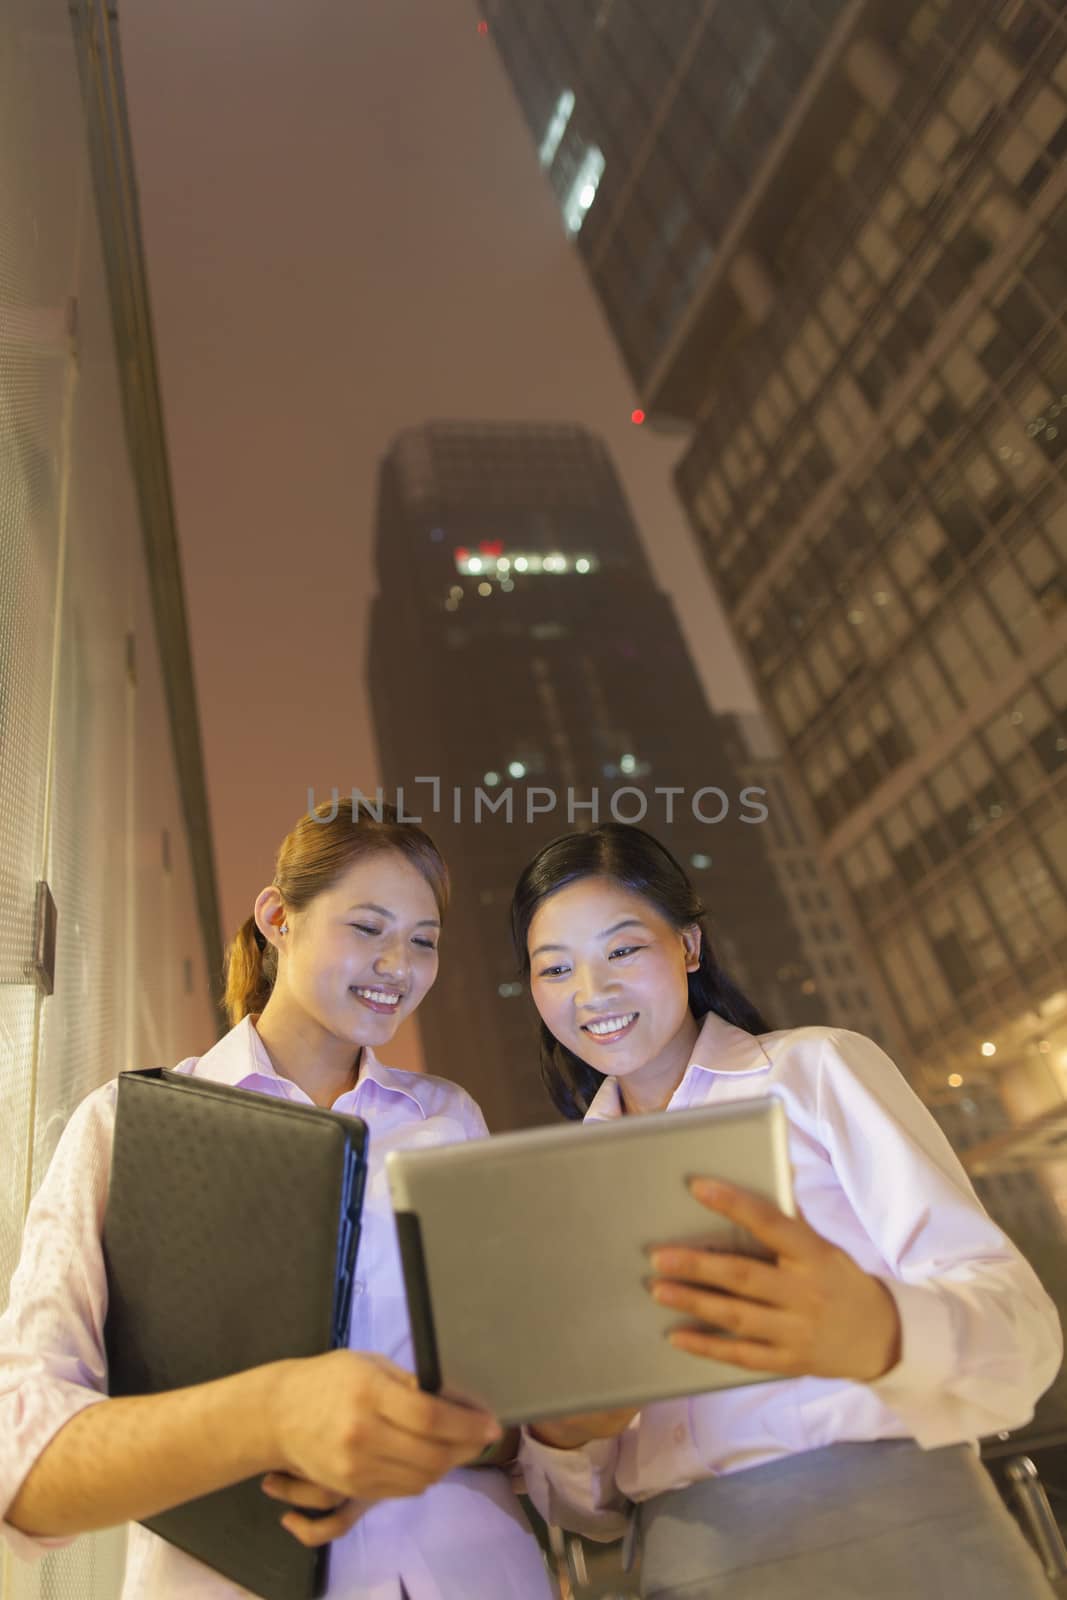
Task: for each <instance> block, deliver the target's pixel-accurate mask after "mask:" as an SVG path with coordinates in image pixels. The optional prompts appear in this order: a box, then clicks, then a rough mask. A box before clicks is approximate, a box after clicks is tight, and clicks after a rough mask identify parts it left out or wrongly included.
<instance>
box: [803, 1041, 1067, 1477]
mask: <svg viewBox="0 0 1067 1600" xmlns="http://www.w3.org/2000/svg"><path fill="white" fill-rule="evenodd" d="M818 1097H819V1098H818V1112H819V1123H820V1130H821V1133H822V1136H823V1138H824V1140H825V1141H826V1143H827V1148H828V1152H829V1155H830V1158H831V1160H832V1162H833V1167H834V1171H835V1173H836V1175H837V1178H838V1180H839V1182H840V1184H841V1186H842V1188H843V1190H844V1192H845V1195H846V1196H847V1198H848V1201H849V1203H850V1205H851V1206H852V1208H853V1210H854V1212H855V1213H856V1216H857V1217H858V1219H859V1221H860V1222H861V1223H862V1225H863V1227H864V1228H865V1230H866V1231H867V1233H868V1235H869V1236H870V1238H871V1240H872V1242H873V1243H874V1245H875V1247H876V1249H877V1250H878V1251H879V1253H880V1254H881V1256H882V1259H883V1260H884V1261H885V1263H886V1268H887V1270H886V1272H885V1273H884V1274H882V1273H879V1274H878V1276H880V1277H881V1278H882V1281H883V1282H884V1283H885V1284H886V1287H887V1288H888V1289H889V1291H890V1293H891V1294H892V1296H893V1298H894V1300H895V1301H896V1305H897V1309H898V1311H899V1313H900V1323H901V1334H902V1338H901V1359H900V1361H899V1362H898V1363H897V1365H896V1366H895V1367H893V1368H892V1369H891V1371H889V1372H888V1373H886V1374H885V1376H884V1377H882V1378H879V1379H876V1380H875V1381H874V1382H873V1383H871V1384H870V1385H869V1387H870V1389H871V1390H872V1392H873V1393H874V1394H876V1395H877V1396H878V1398H879V1399H880V1400H881V1401H882V1402H883V1403H884V1404H885V1405H887V1406H888V1407H889V1408H890V1409H891V1410H892V1411H894V1412H895V1413H896V1415H897V1416H898V1417H899V1418H900V1420H901V1422H902V1423H903V1424H904V1425H905V1427H906V1428H907V1429H908V1431H909V1432H910V1433H911V1434H912V1435H913V1436H914V1438H915V1439H916V1440H917V1441H918V1443H919V1444H920V1445H922V1446H923V1447H924V1448H925V1449H936V1448H937V1447H938V1446H940V1445H945V1444H954V1443H958V1442H961V1441H963V1440H967V1439H976V1438H981V1437H983V1436H985V1435H987V1434H991V1433H995V1432H998V1431H1000V1430H1008V1429H1013V1428H1018V1427H1020V1426H1022V1424H1024V1423H1025V1422H1028V1421H1029V1420H1030V1418H1031V1417H1032V1416H1033V1412H1034V1404H1035V1402H1036V1401H1037V1399H1038V1397H1039V1396H1040V1395H1042V1394H1043V1393H1044V1391H1045V1390H1046V1389H1047V1388H1048V1386H1049V1385H1050V1383H1051V1382H1052V1380H1053V1379H1054V1377H1055V1376H1056V1373H1057V1371H1058V1369H1059V1365H1060V1361H1061V1359H1062V1355H1063V1336H1062V1332H1061V1328H1060V1321H1059V1316H1058V1314H1057V1311H1056V1307H1055V1305H1054V1304H1053V1302H1052V1301H1051V1300H1050V1299H1049V1297H1048V1295H1047V1294H1046V1293H1045V1291H1044V1289H1043V1288H1042V1287H1041V1284H1040V1282H1039V1280H1038V1278H1037V1275H1036V1273H1035V1272H1034V1271H1033V1269H1032V1267H1031V1266H1030V1265H1029V1264H1028V1262H1027V1261H1026V1260H1025V1259H1024V1258H1023V1256H1022V1255H1020V1253H1019V1251H1018V1250H1017V1249H1016V1248H1015V1246H1014V1245H1013V1244H1012V1243H1011V1241H1010V1240H1009V1239H1008V1238H1007V1237H1006V1235H1005V1234H1004V1233H1003V1232H1001V1230H1000V1229H999V1228H998V1227H997V1226H996V1224H995V1223H994V1222H993V1220H992V1218H991V1217H990V1216H989V1215H988V1213H987V1212H986V1211H985V1209H984V1208H983V1206H982V1204H981V1202H980V1201H979V1199H978V1196H977V1195H976V1193H975V1191H974V1188H973V1187H972V1185H971V1183H970V1180H969V1179H968V1177H967V1174H966V1173H965V1172H964V1170H963V1167H962V1166H961V1165H960V1162H959V1161H958V1160H957V1158H956V1155H955V1153H954V1151H953V1150H952V1147H951V1145H950V1144H949V1142H948V1140H947V1139H946V1138H945V1136H944V1134H943V1133H942V1132H941V1130H940V1128H939V1127H938V1126H937V1123H936V1122H935V1121H934V1118H933V1117H932V1115H931V1114H930V1112H929V1111H928V1110H927V1108H926V1107H925V1106H924V1105H923V1104H922V1102H921V1101H920V1100H919V1098H918V1096H917V1095H916V1094H915V1093H914V1092H913V1091H912V1089H911V1088H910V1087H909V1085H908V1084H907V1082H906V1081H905V1079H904V1077H903V1075H902V1074H901V1072H900V1071H899V1069H898V1068H897V1067H896V1066H895V1065H894V1063H893V1062H892V1061H891V1060H890V1059H889V1057H888V1056H887V1055H886V1054H885V1053H884V1052H883V1051H882V1050H881V1049H879V1047H878V1046H877V1045H876V1044H875V1043H874V1042H873V1041H872V1040H870V1039H867V1038H864V1037H863V1036H862V1035H860V1034H854V1033H845V1032H835V1033H834V1034H832V1035H831V1036H829V1037H828V1038H827V1040H826V1043H825V1045H824V1048H823V1051H822V1056H821V1060H820V1067H819V1084H818Z"/></svg>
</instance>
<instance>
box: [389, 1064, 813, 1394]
mask: <svg viewBox="0 0 1067 1600" xmlns="http://www.w3.org/2000/svg"><path fill="white" fill-rule="evenodd" d="M386 1170H387V1173H388V1176H389V1184H390V1190H391V1194H392V1200H393V1207H394V1211H395V1213H396V1223H397V1233H398V1238H399V1242H400V1249H401V1254H402V1257H403V1263H404V1277H405V1285H406V1288H407V1295H408V1307H409V1312H410V1316H411V1323H412V1332H413V1335H414V1339H415V1350H416V1358H417V1365H418V1375H419V1380H420V1382H421V1384H422V1386H423V1387H424V1388H426V1389H430V1390H434V1391H440V1392H442V1393H445V1394H447V1395H450V1396H452V1397H454V1398H456V1399H461V1400H466V1401H470V1402H473V1403H477V1404H479V1405H482V1406H484V1407H485V1408H486V1409H487V1410H488V1411H490V1412H492V1413H493V1415H494V1416H496V1417H498V1418H499V1419H500V1420H501V1421H502V1422H504V1423H517V1422H523V1421H530V1420H533V1419H535V1418H538V1417H542V1418H547V1417H551V1416H558V1415H563V1414H565V1413H567V1412H572V1411H600V1410H609V1409H613V1408H615V1407H623V1406H630V1405H635V1406H636V1405H644V1404H648V1403H649V1402H651V1401H653V1400H664V1399H669V1398H671V1397H674V1396H678V1395H685V1394H696V1393H700V1392H702V1391H705V1390H709V1389H718V1388H729V1387H735V1386H737V1385H740V1384H746V1383H754V1382H759V1381H761V1379H764V1378H768V1377H771V1376H776V1375H773V1374H769V1373H767V1374H762V1373H753V1372H749V1371H745V1370H743V1369H741V1368H739V1367H732V1366H727V1365H725V1364H724V1363H720V1362H713V1361H707V1360H704V1359H702V1358H698V1357H695V1356H692V1355H689V1354H687V1353H686V1352H685V1351H681V1350H676V1349H674V1347H673V1346H672V1345H671V1344H669V1343H668V1342H667V1340H666V1338H665V1337H664V1334H665V1333H666V1331H667V1330H668V1329H669V1328H671V1327H673V1326H677V1325H678V1324H679V1323H680V1322H681V1321H683V1320H684V1319H680V1318H679V1316H678V1313H677V1312H674V1311H671V1310H669V1309H668V1308H666V1307H662V1306H658V1305H657V1304H656V1303H655V1301H654V1300H652V1299H651V1297H650V1296H649V1294H648V1293H647V1290H646V1289H645V1288H644V1283H645V1282H646V1281H647V1279H648V1278H649V1276H650V1275H651V1265H650V1262H649V1250H650V1249H651V1248H653V1247H654V1246H656V1245H667V1244H682V1243H685V1244H707V1245H714V1246H716V1247H719V1248H722V1249H729V1250H731V1251H740V1252H744V1253H746V1254H753V1255H758V1254H764V1253H765V1252H764V1251H763V1249H762V1247H761V1246H760V1245H758V1244H757V1242H756V1241H755V1240H754V1239H753V1238H752V1237H751V1235H748V1234H746V1233H744V1232H743V1230H740V1229H738V1228H737V1227H736V1226H735V1225H734V1224H732V1223H730V1222H728V1221H726V1220H725V1219H724V1218H719V1217H716V1216H715V1215H714V1213H712V1212H710V1211H708V1210H707V1209H706V1208H705V1207H704V1206H701V1205H700V1204H699V1203H698V1202H697V1201H696V1200H694V1199H693V1197H692V1195H691V1194H690V1193H689V1192H688V1189H687V1182H688V1180H689V1179H691V1178H695V1177H713V1178H719V1179H722V1180H724V1181H726V1182H730V1183H736V1184H739V1185H743V1186H744V1187H746V1188H748V1189H751V1190H753V1191H755V1192H756V1193H759V1194H762V1195H764V1196H765V1197H766V1198H767V1199H770V1200H773V1201H775V1202H776V1203H777V1204H778V1205H779V1206H780V1207H781V1209H782V1210H783V1211H785V1212H787V1213H788V1214H790V1215H792V1214H793V1199H792V1184H791V1174H790V1166H789V1155H788V1148H787V1131H786V1118H785V1113H784V1111H783V1109H782V1106H781V1103H780V1102H779V1101H778V1100H777V1099H776V1098H775V1097H774V1096H773V1095H772V1096H767V1097H765V1098H760V1099H756V1100H742V1101H734V1102H733V1103H732V1104H729V1105H725V1106H722V1107H706V1108H702V1109H700V1110H697V1111H681V1112H670V1113H669V1114H660V1115H650V1116H641V1117H623V1118H620V1119H619V1120H618V1121H615V1122H610V1123H597V1124H595V1125H591V1126H588V1127H581V1126H576V1125H574V1124H571V1125H569V1126H565V1127H561V1128H537V1129H534V1130H532V1131H529V1132H523V1133H513V1134H502V1135H499V1136H498V1137H496V1138H493V1139H485V1140H479V1141H476V1142H474V1143H470V1144H463V1145H452V1146H447V1147H444V1148H437V1149H428V1150H412V1151H394V1152H391V1153H390V1154H389V1155H388V1156H387V1158H386ZM777 1376H780V1374H779V1375H777Z"/></svg>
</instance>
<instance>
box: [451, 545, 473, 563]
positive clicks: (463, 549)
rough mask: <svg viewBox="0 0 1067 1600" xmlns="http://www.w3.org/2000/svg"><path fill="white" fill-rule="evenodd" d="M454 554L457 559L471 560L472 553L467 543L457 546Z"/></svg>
mask: <svg viewBox="0 0 1067 1600" xmlns="http://www.w3.org/2000/svg"><path fill="white" fill-rule="evenodd" d="M452 554H453V555H454V556H455V558H456V560H457V561H469V560H470V554H471V553H470V551H469V550H468V549H467V546H466V545H465V544H460V545H457V546H456V548H455V550H454V551H453V552H452Z"/></svg>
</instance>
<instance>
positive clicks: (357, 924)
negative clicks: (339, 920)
mask: <svg viewBox="0 0 1067 1600" xmlns="http://www.w3.org/2000/svg"><path fill="white" fill-rule="evenodd" d="M349 926H350V927H352V928H358V929H359V931H360V933H369V934H372V935H374V936H375V937H377V935H378V934H379V933H381V931H382V930H381V928H370V927H368V926H367V924H366V923H365V922H352V923H350V924H349Z"/></svg>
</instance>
